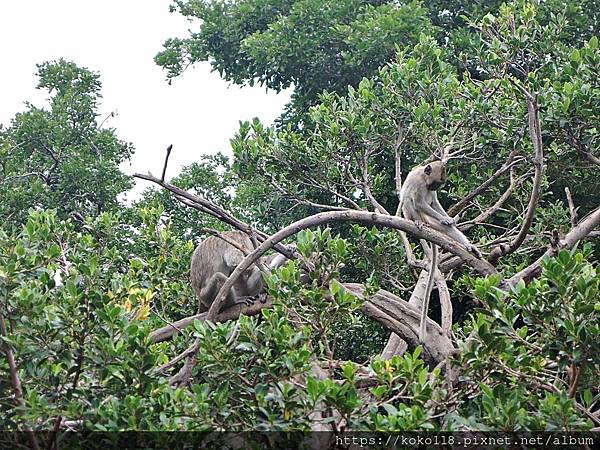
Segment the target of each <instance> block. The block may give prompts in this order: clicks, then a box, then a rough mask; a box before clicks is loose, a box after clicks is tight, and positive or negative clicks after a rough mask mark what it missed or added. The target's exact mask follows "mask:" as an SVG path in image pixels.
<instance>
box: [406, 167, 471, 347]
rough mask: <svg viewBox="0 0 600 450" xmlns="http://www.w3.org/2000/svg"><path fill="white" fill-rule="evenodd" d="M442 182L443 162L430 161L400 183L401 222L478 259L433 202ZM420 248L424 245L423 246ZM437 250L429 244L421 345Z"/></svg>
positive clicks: (464, 237)
mask: <svg viewBox="0 0 600 450" xmlns="http://www.w3.org/2000/svg"><path fill="white" fill-rule="evenodd" d="M445 182H446V165H445V163H444V162H443V161H439V160H438V161H433V162H431V163H428V164H424V165H420V166H416V167H414V168H413V169H412V170H411V171H410V172H409V174H408V175H407V176H406V179H405V180H404V184H403V185H402V188H401V190H400V202H401V205H400V210H401V211H402V215H403V216H404V218H405V219H409V220H413V221H414V222H415V223H416V225H417V227H419V228H421V227H422V226H423V224H425V225H427V226H429V227H431V228H433V229H434V230H436V231H440V232H442V233H443V234H445V235H446V236H448V237H450V238H451V239H453V240H455V241H457V242H459V243H460V244H462V245H464V246H465V247H466V248H467V250H469V251H470V252H472V253H474V254H475V255H477V257H479V258H481V253H480V252H479V249H478V248H477V247H476V246H474V245H473V244H471V242H469V240H468V239H467V237H466V236H465V235H464V234H463V233H462V232H461V231H460V230H459V229H458V228H457V227H456V225H455V222H454V219H452V218H451V217H450V216H449V215H448V214H447V213H446V211H445V210H444V208H443V207H442V205H441V204H440V202H439V200H438V198H437V192H436V190H437V189H438V188H439V187H440V186H442V185H443V184H444V183H445ZM423 245H424V246H425V245H426V244H423ZM437 259H438V249H437V246H436V245H435V244H431V257H430V264H429V277H428V278H427V286H426V288H425V295H424V296H423V306H422V308H421V321H420V325H419V339H420V340H421V342H423V341H424V339H425V338H426V327H425V323H426V320H427V310H428V308H429V298H430V297H431V290H432V288H433V277H434V271H435V270H436V268H437V263H438V261H437Z"/></svg>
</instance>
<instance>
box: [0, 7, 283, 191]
mask: <svg viewBox="0 0 600 450" xmlns="http://www.w3.org/2000/svg"><path fill="white" fill-rule="evenodd" d="M170 3H171V1H170V0H103V1H101V2H98V1H91V0H52V1H48V0H13V1H9V0H0V58H1V60H2V66H3V67H2V70H1V71H0V123H2V124H4V125H5V126H8V125H9V124H10V120H11V118H12V117H14V115H15V113H17V112H20V111H23V110H24V109H25V106H24V104H23V102H24V101H30V102H31V103H33V104H35V105H37V106H42V105H43V100H44V99H45V98H46V97H47V93H46V92H44V91H39V90H36V89H35V86H36V85H37V81H38V80H37V77H36V76H35V72H36V71H37V69H36V64H38V63H42V62H44V61H48V60H53V59H58V58H61V57H62V58H65V59H67V60H70V61H73V62H75V63H76V64H78V65H80V66H84V67H87V68H88V69H91V70H93V71H95V72H99V73H100V76H101V78H100V80H101V82H102V95H103V100H102V103H101V105H100V113H101V116H100V119H99V120H102V119H103V118H104V117H105V116H106V115H107V114H109V113H110V112H111V111H116V113H117V116H116V117H115V118H112V119H109V120H108V121H107V122H106V125H105V126H110V127H113V128H115V129H116V130H117V135H118V136H119V138H120V139H122V140H124V141H128V142H132V143H133V145H134V146H135V148H136V152H135V155H134V156H133V158H132V160H131V165H129V164H127V165H126V166H124V167H122V169H123V170H124V171H125V172H126V173H134V172H142V173H146V172H148V171H151V172H152V173H153V174H154V175H157V176H160V172H161V170H162V164H163V160H164V155H165V149H166V147H167V146H168V145H169V144H173V152H172V153H171V158H170V160H169V168H168V171H167V178H170V177H172V176H175V175H176V174H177V173H178V172H179V169H180V168H181V166H182V165H187V164H190V163H192V162H194V161H197V160H198V159H199V155H201V154H204V153H214V152H217V151H225V152H226V153H228V154H231V150H230V145H229V139H230V138H231V137H232V136H233V134H234V133H235V131H236V130H237V129H238V124H239V120H250V119H252V118H253V117H258V118H260V119H261V120H262V121H263V122H264V123H269V124H270V123H271V122H272V121H273V120H274V119H275V118H276V117H277V116H278V115H279V114H280V113H281V111H282V109H283V107H284V105H285V104H286V103H287V102H288V101H289V96H290V93H291V92H290V91H287V92H282V93H280V94H275V93H274V92H273V91H269V92H266V91H265V89H264V88H260V87H253V88H251V87H244V88H239V87H238V86H235V85H230V84H228V83H227V82H225V81H223V80H222V79H221V78H220V77H219V74H218V73H217V72H213V73H211V72H210V65H209V63H201V64H197V65H196V66H195V67H194V68H189V69H188V70H187V71H186V72H185V73H184V75H183V76H181V77H178V78H176V79H174V80H173V82H172V85H171V86H169V85H168V84H167V82H166V81H165V78H166V77H165V72H164V71H163V69H162V68H160V67H159V66H157V65H156V64H154V61H153V57H154V55H156V53H157V52H159V51H160V50H161V49H162V44H163V43H164V41H165V40H166V39H167V38H169V37H176V36H179V37H185V36H186V34H187V30H188V28H190V27H197V26H198V25H197V23H190V22H188V21H187V20H186V19H185V18H183V17H182V16H181V15H179V14H177V13H173V14H171V13H169V9H168V8H169V5H170ZM143 187H144V186H141V185H140V181H139V180H138V181H137V186H136V188H135V189H134V191H133V193H132V194H131V195H130V197H131V196H132V195H135V194H134V193H139V192H140V191H141V189H142V188H143Z"/></svg>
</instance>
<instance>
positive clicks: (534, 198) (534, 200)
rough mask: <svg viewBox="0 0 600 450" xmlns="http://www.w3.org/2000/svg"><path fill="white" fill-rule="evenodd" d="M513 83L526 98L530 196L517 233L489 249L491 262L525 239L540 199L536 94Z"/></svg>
mask: <svg viewBox="0 0 600 450" xmlns="http://www.w3.org/2000/svg"><path fill="white" fill-rule="evenodd" d="M515 85H516V86H517V87H518V88H519V89H520V90H521V92H522V93H523V95H524V96H525V98H526V100H527V116H528V121H529V135H530V137H531V142H532V144H533V150H534V158H533V167H534V175H533V186H532V188H531V197H530V198H529V203H528V205H527V212H526V213H525V217H524V218H523V223H522V224H521V229H520V230H519V233H518V234H517V236H516V237H515V238H514V240H513V241H512V242H511V243H510V244H509V245H500V246H498V247H496V248H494V249H493V250H492V251H491V253H490V256H489V260H490V262H492V263H495V262H496V261H498V259H500V258H501V257H502V256H505V255H508V254H510V253H513V252H514V251H515V250H517V249H518V248H519V247H520V246H521V244H522V243H523V241H524V240H525V237H527V233H528V232H529V229H530V228H531V224H532V223H533V218H534V217H535V208H536V206H537V204H538V201H539V199H540V193H541V187H542V176H543V174H544V150H543V147H542V129H541V125H540V115H539V112H540V109H539V105H538V101H537V96H534V95H532V94H531V93H530V92H529V91H527V90H526V89H525V88H523V87H521V86H520V85H519V84H518V83H515Z"/></svg>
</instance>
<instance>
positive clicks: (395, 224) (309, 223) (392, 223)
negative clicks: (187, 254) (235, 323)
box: [206, 211, 496, 321]
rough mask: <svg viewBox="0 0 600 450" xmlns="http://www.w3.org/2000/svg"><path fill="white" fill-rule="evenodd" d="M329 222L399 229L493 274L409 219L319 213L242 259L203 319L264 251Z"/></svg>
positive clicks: (360, 213)
mask: <svg viewBox="0 0 600 450" xmlns="http://www.w3.org/2000/svg"><path fill="white" fill-rule="evenodd" d="M330 222H357V223H366V224H369V225H379V226H383V227H388V228H395V229H399V230H402V231H408V232H409V233H411V234H413V235H415V236H418V237H419V238H421V239H425V240H427V241H430V242H433V243H434V244H436V245H438V246H440V247H441V248H443V249H444V250H445V251H448V252H451V253H453V254H455V255H457V256H459V257H461V258H462V259H463V260H464V261H465V262H466V263H467V264H469V265H470V266H471V267H473V268H474V269H475V270H476V271H477V272H479V273H480V274H482V275H489V274H492V273H495V272H496V270H495V269H494V268H493V266H491V265H490V264H489V263H487V262H486V261H482V260H480V259H478V258H477V257H475V256H474V255H473V254H471V253H470V252H469V251H467V249H465V248H464V247H462V246H461V245H460V244H458V242H455V241H453V240H452V239H449V238H447V237H446V236H445V235H444V234H442V233H439V232H437V231H435V230H432V229H429V228H427V227H424V228H422V229H419V228H418V227H417V226H416V225H415V223H414V222H412V221H410V220H406V219H401V218H399V217H395V216H389V215H383V214H376V213H370V212H365V211H331V212H322V213H318V214H315V215H313V216H309V217H306V218H304V219H301V220H298V221H297V222H294V223H292V224H291V225H288V226H287V227H285V228H283V229H281V230H280V231H278V232H277V233H275V234H274V235H272V236H271V237H269V238H268V239H266V240H265V241H264V242H263V243H262V244H261V245H260V246H259V247H258V248H256V249H255V250H254V251H253V252H252V253H250V254H249V255H248V256H247V257H246V258H244V260H243V261H242V262H241V263H240V264H239V265H238V266H237V267H236V268H235V270H234V271H233V272H232V273H231V275H230V276H229V278H228V279H227V281H226V282H225V283H224V284H223V286H222V287H221V290H220V291H219V293H218V294H217V296H216V298H215V301H214V302H213V304H212V305H211V307H210V310H209V312H208V317H207V319H206V320H210V321H212V320H213V319H214V317H216V315H217V313H218V311H219V309H220V307H221V303H222V302H223V300H224V299H225V297H226V296H227V293H228V292H229V290H230V289H231V287H232V286H233V284H234V283H235V282H236V281H237V279H238V278H239V277H240V275H241V274H242V273H243V272H244V271H245V270H246V269H248V267H250V265H252V264H253V263H254V261H255V260H256V259H257V258H258V257H260V256H261V255H262V254H263V253H264V252H265V251H267V250H268V249H269V248H271V247H272V246H274V245H275V244H277V243H279V242H281V241H282V240H283V239H285V238H287V237H289V236H292V235H294V234H296V233H298V232H299V231H301V230H303V229H306V228H309V227H313V226H317V225H321V224H324V223H330Z"/></svg>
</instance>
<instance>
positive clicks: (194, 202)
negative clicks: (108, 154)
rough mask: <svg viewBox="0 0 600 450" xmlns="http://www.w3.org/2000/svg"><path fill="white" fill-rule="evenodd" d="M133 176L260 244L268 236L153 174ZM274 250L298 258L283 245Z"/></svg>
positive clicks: (209, 202)
mask: <svg viewBox="0 0 600 450" xmlns="http://www.w3.org/2000/svg"><path fill="white" fill-rule="evenodd" d="M133 176H134V177H135V178H140V179H142V180H146V181H151V182H152V183H156V184H158V185H159V186H161V187H163V188H164V189H166V190H168V191H170V192H172V193H173V194H175V198H176V199H177V200H178V201H180V202H181V203H183V204H184V205H187V206H189V207H191V208H194V209H197V210H199V211H201V212H203V213H205V214H208V215H211V216H213V217H215V218H217V219H219V220H220V221H222V222H224V223H226V224H227V225H230V226H232V227H233V228H236V229H238V230H240V231H243V232H244V233H252V234H254V235H255V236H256V237H257V239H258V240H259V241H260V242H262V241H264V240H265V239H266V238H267V236H268V235H267V234H266V233H263V232H262V231H259V230H255V229H254V228H252V227H251V226H250V225H248V224H247V223H245V222H242V221H241V220H239V219H238V218H236V217H234V216H233V215H232V214H230V213H229V212H227V211H225V210H224V209H223V208H221V207H219V206H217V205H215V204H214V203H213V202H211V201H209V200H206V199H205V198H202V197H199V196H198V195H194V194H190V193H189V192H187V191H185V190H183V189H181V188H179V187H177V186H174V185H172V184H170V183H167V182H165V181H162V180H161V179H160V178H156V177H155V176H153V175H151V174H148V175H144V174H140V173H136V174H134V175H133ZM273 249H275V250H277V251H278V252H279V253H281V254H282V255H284V256H285V257H287V258H288V259H295V258H296V255H295V252H294V251H293V250H291V249H289V248H287V247H286V246H285V245H283V244H277V245H275V246H274V247H273Z"/></svg>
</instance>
